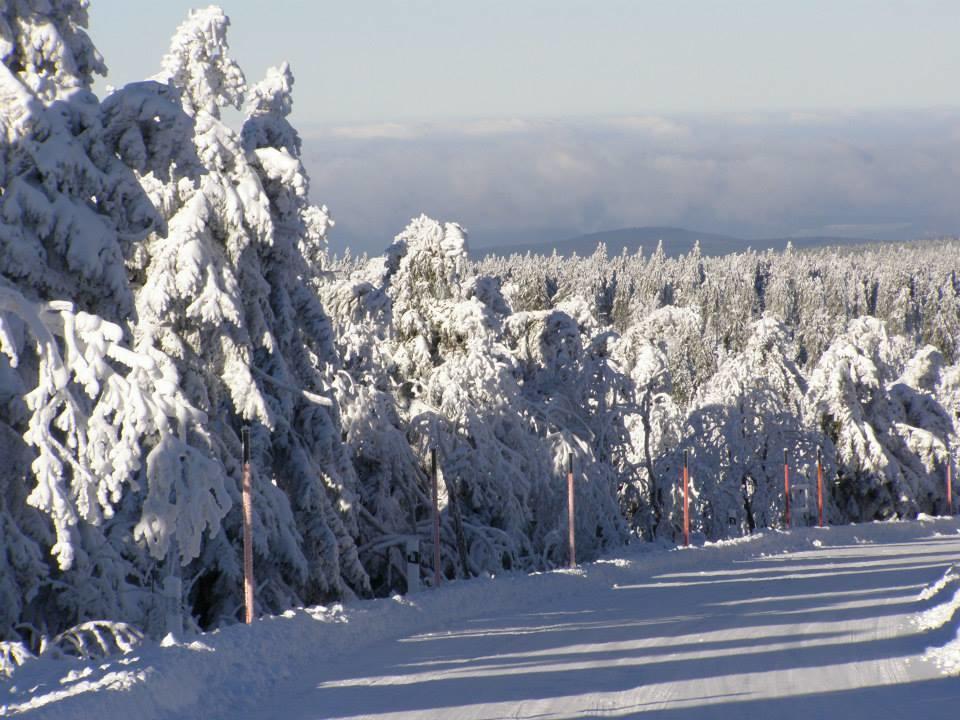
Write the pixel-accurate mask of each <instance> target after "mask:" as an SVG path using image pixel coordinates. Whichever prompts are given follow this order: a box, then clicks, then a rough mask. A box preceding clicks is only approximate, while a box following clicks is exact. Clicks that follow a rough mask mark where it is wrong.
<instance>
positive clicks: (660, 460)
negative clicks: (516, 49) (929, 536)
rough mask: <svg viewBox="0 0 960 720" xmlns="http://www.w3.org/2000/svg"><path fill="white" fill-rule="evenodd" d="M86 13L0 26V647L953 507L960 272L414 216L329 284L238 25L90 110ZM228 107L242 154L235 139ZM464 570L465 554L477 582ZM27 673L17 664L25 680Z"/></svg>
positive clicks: (314, 230) (95, 68)
mask: <svg viewBox="0 0 960 720" xmlns="http://www.w3.org/2000/svg"><path fill="white" fill-rule="evenodd" d="M86 6H87V3H86V2H85V0H57V1H56V2H47V1H43V2H41V1H40V0H10V1H9V2H6V3H3V4H2V5H0V55H2V58H3V63H2V65H0V93H2V103H0V126H2V131H3V134H2V139H0V142H2V152H0V458H2V459H3V463H2V465H0V538H2V540H0V641H6V642H7V646H8V648H9V647H12V645H11V643H23V645H22V647H27V648H29V649H31V650H32V651H34V652H35V651H37V650H38V649H39V647H40V646H41V644H42V643H44V642H47V640H48V639H50V638H54V639H55V637H56V636H57V635H58V633H62V632H63V631H66V630H68V629H69V628H71V627H75V626H77V625H79V624H81V623H84V622H86V621H90V620H109V621H116V622H124V623H129V624H130V625H131V626H133V627H135V628H139V629H141V630H142V631H144V632H146V633H149V634H153V635H161V634H163V633H164V632H165V631H166V630H167V629H168V627H169V624H170V616H171V615H174V616H178V617H179V618H181V620H182V622H184V623H185V624H186V626H187V627H188V628H210V627H216V626H219V625H222V624H224V623H229V622H234V621H236V619H238V618H239V617H240V616H241V612H242V605H243V600H242V567H241V556H240V547H241V511H240V482H241V445H240V432H241V428H243V427H245V426H248V427H250V429H251V442H252V459H251V466H252V470H253V480H254V490H255V497H254V537H255V547H254V551H255V553H254V554H255V567H256V576H257V610H258V612H263V613H267V612H277V611H282V610H284V609H286V608H289V607H293V606H297V605H303V604H310V603H317V602H323V601H328V600H331V599H336V598H351V597H355V596H373V595H381V596H382V595H388V594H390V593H393V592H404V591H405V590H406V581H405V569H406V559H405V557H404V554H403V548H404V545H403V543H404V542H405V540H406V539H407V538H409V537H411V536H416V537H418V538H419V539H420V543H421V550H422V555H421V558H422V560H421V563H422V568H421V569H422V576H423V580H424V582H425V583H429V582H431V581H432V578H433V570H434V568H433V567H432V563H433V560H432V558H433V540H432V532H431V524H430V520H431V508H432V500H431V484H430V469H429V465H430V454H431V451H432V450H435V451H436V454H437V458H438V464H439V469H440V477H441V485H440V504H441V508H442V528H441V531H442V532H441V540H440V545H441V548H440V549H441V564H442V567H441V571H442V574H443V576H444V577H446V578H457V577H469V576H476V575H479V574H483V573H497V572H501V571H503V570H505V569H506V570H523V571H528V570H538V569H544V568H550V567H554V566H557V565H559V564H562V563H564V562H565V561H566V554H567V549H566V544H565V538H566V537H567V530H568V528H567V516H566V480H565V475H566V469H567V463H568V460H569V458H571V457H572V460H573V465H574V472H575V477H576V495H577V507H578V512H577V517H576V533H577V544H578V557H579V558H580V559H590V558H592V557H596V556H597V554H598V553H600V552H602V551H603V550H604V549H606V548H609V547H612V546H617V545H620V544H622V543H625V542H628V541H632V542H675V541H677V539H678V538H679V534H678V533H679V531H680V524H681V518H680V514H679V508H680V506H679V504H678V478H679V471H680V466H681V464H682V462H683V455H684V453H685V452H686V453H687V455H688V457H689V462H690V473H691V478H692V489H693V498H692V503H691V512H692V525H693V531H694V533H695V537H697V538H699V539H700V540H703V539H706V540H715V539H720V538H727V537H732V536H740V535H742V534H745V533H748V532H751V531H753V530H756V529H760V528H768V527H769V528H779V527H782V526H783V505H784V490H783V457H784V455H783V453H784V450H786V451H787V457H788V462H789V464H790V466H791V472H792V473H793V476H794V485H795V490H796V495H795V497H794V503H795V511H794V518H793V522H794V523H795V524H799V523H810V522H812V521H813V519H814V517H815V507H814V505H813V504H812V501H811V499H810V488H811V487H812V485H811V483H812V482H813V474H814V465H815V462H816V456H817V453H818V452H820V453H822V458H823V465H824V468H825V473H826V477H827V479H828V483H827V498H826V513H827V518H828V520H829V522H831V523H846V522H864V521H870V520H883V519H888V518H898V517H914V516H916V515H917V514H918V513H941V512H944V511H945V510H946V491H945V482H944V477H945V473H946V470H947V467H948V464H949V463H950V462H951V460H950V457H951V448H952V447H954V446H955V445H956V443H957V431H958V427H960V419H958V418H960V364H958V360H960V346H958V340H960V279H958V277H957V273H956V269H957V268H960V242H958V241H955V240H942V241H936V242H923V243H912V244H909V245H904V246H883V247H876V248H870V247H861V248H848V249H823V250H817V251H804V252H798V251H795V250H793V249H790V248H788V249H787V251H786V252H782V253H773V252H747V253H741V254H735V255H727V256H723V257H705V256H701V254H700V252H699V250H694V252H692V253H690V254H688V255H686V256H684V257H681V258H678V259H669V258H667V257H665V256H664V254H663V252H662V250H660V249H659V248H657V249H654V248H651V249H650V251H649V252H647V253H641V254H637V255H622V256H618V257H607V255H606V252H605V250H604V248H603V247H600V248H598V249H597V252H596V253H594V254H593V255H591V256H589V257H582V258H578V257H574V258H561V257H558V256H553V257H533V256H517V255H515V256H513V257H509V258H503V257H490V258H487V259H486V260H484V261H481V262H473V261H471V260H469V258H468V254H467V244H466V243H467V233H466V231H465V230H464V229H463V228H462V227H461V226H459V225H458V224H456V223H454V222H438V221H435V220H432V219H430V218H428V217H425V216H421V217H418V218H415V219H413V220H412V221H411V222H410V224H409V225H408V226H407V227H406V228H405V229H403V230H402V232H400V233H399V234H398V235H397V236H396V237H395V238H394V239H393V241H392V242H391V241H390V239H389V238H385V239H384V243H383V244H384V247H385V250H384V253H383V255H382V256H379V257H376V258H372V259H368V258H361V259H359V260H358V259H354V258H350V257H346V258H337V257H331V256H330V255H329V253H328V251H327V247H326V238H327V235H328V234H329V233H332V232H335V231H336V230H335V226H334V224H333V220H332V219H331V215H330V213H329V212H328V211H327V209H326V208H325V207H323V206H316V205H313V204H311V201H310V199H309V179H308V177H307V175H306V172H305V171H304V168H303V165H302V162H301V140H300V137H299V136H298V134H297V132H296V130H295V129H294V128H293V127H292V126H291V124H290V122H289V119H288V118H289V114H290V111H291V107H292V88H293V82H294V79H293V74H292V71H291V69H290V68H289V67H288V66H287V65H285V64H282V65H279V66H278V67H276V68H274V69H271V70H270V71H268V73H267V74H266V77H265V78H264V79H263V80H261V81H259V82H257V83H255V84H247V82H246V80H245V78H244V75H243V73H242V71H241V70H240V68H239V67H238V66H237V64H236V63H235V62H234V61H233V60H232V59H231V58H230V53H229V48H228V45H227V38H226V30H227V27H228V20H227V18H226V17H225V16H224V14H223V12H222V11H220V10H219V9H218V8H215V7H211V8H208V9H206V10H201V11H195V12H194V13H192V14H191V15H190V17H189V18H187V19H186V21H185V22H184V23H183V24H182V25H181V27H180V28H179V29H178V31H177V33H176V35H175V36H174V38H173V40H172V41H171V44H170V50H169V52H168V53H167V55H166V56H164V57H163V58H162V59H158V64H159V67H160V71H159V73H158V74H157V75H156V76H155V77H154V78H152V79H149V80H145V81H143V82H137V83H133V84H129V85H126V86H125V87H122V88H118V89H116V90H114V91H113V92H111V93H110V94H109V95H108V96H106V97H105V98H103V99H100V98H98V97H97V96H95V95H94V94H93V92H92V91H91V87H92V81H93V76H94V74H104V73H105V66H104V63H103V60H102V58H101V57H100V56H99V54H98V53H97V51H96V49H95V48H94V46H93V44H92V42H91V40H90V39H89V37H88V35H87V34H86V32H85V30H84V28H85V27H86ZM228 107H235V108H242V109H243V112H244V117H245V119H244V120H243V123H242V127H240V128H239V130H235V129H233V128H231V127H230V126H229V125H228V124H227V123H226V122H225V121H224V119H223V117H222V115H221V113H222V111H223V110H224V109H226V108H228ZM461 549H462V552H461ZM5 652H7V653H9V652H10V651H9V650H5Z"/></svg>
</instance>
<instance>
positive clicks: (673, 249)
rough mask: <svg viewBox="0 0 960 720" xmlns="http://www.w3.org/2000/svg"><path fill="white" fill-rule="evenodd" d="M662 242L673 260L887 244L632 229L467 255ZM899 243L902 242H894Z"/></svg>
mask: <svg viewBox="0 0 960 720" xmlns="http://www.w3.org/2000/svg"><path fill="white" fill-rule="evenodd" d="M661 241H662V242H663V251H664V253H665V254H666V255H667V256H668V257H676V256H679V255H684V254H686V253H688V252H690V251H691V250H692V249H693V247H694V245H695V244H696V243H697V242H699V243H700V252H701V253H703V254H704V255H727V254H729V253H735V252H744V251H745V250H747V249H748V248H753V249H754V250H767V249H772V250H783V249H785V248H786V246H787V243H788V242H790V243H793V246H794V247H795V248H797V249H800V248H812V247H823V246H827V245H854V244H855V245H860V244H863V243H874V242H887V241H880V240H875V239H873V238H850V237H832V236H815V237H790V238H787V237H782V238H766V239H760V240H756V239H754V240H747V239H744V238H739V237H734V236H732V235H719V234H716V233H708V232H700V231H698V230H687V229H685V228H678V227H658V226H653V227H636V228H622V229H619V230H607V231H604V232H596V233H590V234H587V235H579V236H577V237H573V238H569V239H566V240H560V241H557V242H537V243H524V244H518V245H492V246H489V247H477V248H471V250H470V255H471V256H472V257H473V258H475V259H481V258H483V257H486V256H487V255H501V256H508V255H512V254H515V253H519V254H521V255H526V254H527V253H531V254H533V255H551V254H552V253H553V252H554V250H556V252H557V254H559V255H563V256H569V255H573V254H574V253H576V254H577V255H581V256H583V255H590V254H592V253H593V252H594V250H596V249H597V245H599V244H600V243H605V244H606V246H607V253H608V255H610V256H613V255H619V254H620V253H622V252H623V251H624V249H626V251H627V252H628V253H630V254H632V253H635V252H637V250H638V249H640V248H641V247H642V248H643V251H644V253H646V254H649V253H652V252H653V251H654V250H655V249H656V247H657V244H658V243H659V242H661ZM896 242H902V241H899V240H898V241H896Z"/></svg>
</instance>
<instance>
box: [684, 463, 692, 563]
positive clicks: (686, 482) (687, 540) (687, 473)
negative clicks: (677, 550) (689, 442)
mask: <svg viewBox="0 0 960 720" xmlns="http://www.w3.org/2000/svg"><path fill="white" fill-rule="evenodd" d="M688 545H690V470H689V467H688V465H687V451H686V450H684V451H683V546H684V547H687V546H688Z"/></svg>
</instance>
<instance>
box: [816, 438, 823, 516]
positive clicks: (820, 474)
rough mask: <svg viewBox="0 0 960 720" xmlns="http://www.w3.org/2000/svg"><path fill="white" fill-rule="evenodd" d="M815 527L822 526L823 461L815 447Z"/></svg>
mask: <svg viewBox="0 0 960 720" xmlns="http://www.w3.org/2000/svg"><path fill="white" fill-rule="evenodd" d="M817 527H823V462H822V460H821V457H820V448H817Z"/></svg>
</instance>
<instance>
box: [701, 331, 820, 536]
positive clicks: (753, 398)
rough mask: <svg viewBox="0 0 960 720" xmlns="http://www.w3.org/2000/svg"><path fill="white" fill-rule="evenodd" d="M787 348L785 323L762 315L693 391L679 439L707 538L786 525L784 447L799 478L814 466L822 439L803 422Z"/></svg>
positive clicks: (799, 383)
mask: <svg viewBox="0 0 960 720" xmlns="http://www.w3.org/2000/svg"><path fill="white" fill-rule="evenodd" d="M790 355H791V352H790V349H789V344H788V341H787V336H786V330H785V328H784V327H783V325H782V324H781V323H780V322H779V321H777V320H774V319H771V318H764V319H763V320H758V321H756V322H755V323H753V324H752V326H751V328H750V335H749V340H748V341H747V346H746V348H744V350H743V351H742V352H739V353H736V354H734V355H730V356H729V357H728V358H727V359H726V360H725V361H724V362H723V363H722V364H721V366H720V368H719V369H718V370H717V372H716V373H715V374H714V375H713V377H711V378H710V379H709V380H708V381H707V382H706V383H705V384H704V386H703V387H702V388H701V390H700V391H699V392H698V393H697V395H696V397H695V398H694V402H693V409H692V410H691V412H690V413H689V415H688V417H687V420H686V424H687V427H688V428H689V433H688V434H687V436H686V437H685V438H684V439H683V440H682V444H683V445H685V446H688V447H690V448H691V450H692V454H693V458H694V469H695V475H696V477H697V481H698V502H697V509H698V513H697V514H698V516H699V522H698V525H700V526H701V527H702V528H703V531H704V533H705V534H706V536H707V537H708V538H710V539H718V538H723V537H728V536H739V535H741V534H744V533H746V532H748V531H752V530H754V529H755V528H758V527H777V526H781V525H782V518H783V512H784V487H783V454H782V453H783V450H784V449H786V450H788V457H789V461H790V463H791V465H792V468H793V470H792V472H793V474H794V479H795V480H797V479H798V478H804V477H809V476H810V474H811V472H813V470H812V468H813V466H814V463H815V462H816V450H817V447H818V446H821V445H823V444H824V443H823V438H822V437H821V436H819V435H818V434H817V433H812V432H809V431H808V430H807V429H806V428H805V427H804V425H803V416H802V403H803V397H804V391H805V389H806V388H805V383H804V380H803V378H802V377H801V375H800V372H799V370H798V369H797V367H796V366H795V365H794V363H793V362H792V361H791V360H790V359H789V358H790ZM831 454H832V453H830V452H829V448H828V452H827V455H828V456H829V455H831Z"/></svg>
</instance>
